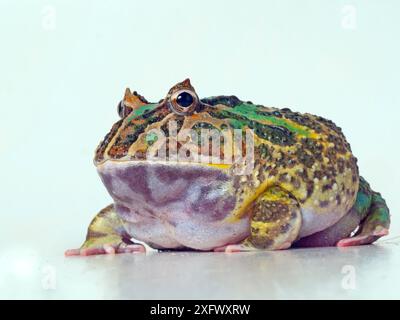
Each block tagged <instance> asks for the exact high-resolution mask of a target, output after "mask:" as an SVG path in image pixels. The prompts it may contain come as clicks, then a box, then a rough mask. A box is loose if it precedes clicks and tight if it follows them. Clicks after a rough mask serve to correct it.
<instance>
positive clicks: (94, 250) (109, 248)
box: [65, 243, 146, 257]
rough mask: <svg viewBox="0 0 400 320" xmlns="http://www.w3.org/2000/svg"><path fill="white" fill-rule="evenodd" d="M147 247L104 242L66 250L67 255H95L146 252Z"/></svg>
mask: <svg viewBox="0 0 400 320" xmlns="http://www.w3.org/2000/svg"><path fill="white" fill-rule="evenodd" d="M145 252H146V248H145V247H144V246H143V245H141V244H124V243H123V244H121V245H119V246H115V245H111V244H103V245H102V246H98V247H91V248H81V249H70V250H67V251H65V256H67V257H70V256H93V255H99V254H118V253H145Z"/></svg>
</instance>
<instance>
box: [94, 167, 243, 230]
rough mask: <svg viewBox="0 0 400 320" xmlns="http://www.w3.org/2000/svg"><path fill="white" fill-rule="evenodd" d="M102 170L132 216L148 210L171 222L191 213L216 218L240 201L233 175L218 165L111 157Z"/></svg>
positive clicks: (120, 204)
mask: <svg viewBox="0 0 400 320" xmlns="http://www.w3.org/2000/svg"><path fill="white" fill-rule="evenodd" d="M97 170H98V173H99V175H100V177H101V179H102V181H103V183H104V185H105V187H106V188H107V190H108V192H109V193H110V195H111V197H112V198H113V199H114V202H115V205H116V208H117V211H118V209H119V213H120V214H121V215H123V216H124V218H126V219H127V220H128V221H129V220H131V221H132V222H134V221H135V220H137V219H140V217H141V216H143V215H146V216H152V217H155V218H161V219H164V220H167V221H169V222H170V223H171V224H177V223H179V222H180V221H181V220H184V219H188V218H191V219H200V220H201V219H203V220H204V219H206V220H208V221H216V220H222V219H224V218H225V217H226V216H227V215H229V214H230V213H231V212H232V210H233V209H234V208H235V205H236V196H235V193H234V191H233V190H234V189H233V179H232V176H230V175H229V174H228V171H227V170H221V168H219V167H218V166H209V165H202V164H198V165H196V164H193V163H172V162H164V163H162V162H149V161H137V160H135V161H114V160H108V161H105V162H104V163H102V164H101V165H98V166H97Z"/></svg>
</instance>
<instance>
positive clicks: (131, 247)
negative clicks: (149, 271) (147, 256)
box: [117, 243, 146, 253]
mask: <svg viewBox="0 0 400 320" xmlns="http://www.w3.org/2000/svg"><path fill="white" fill-rule="evenodd" d="M117 253H146V248H145V246H144V245H142V244H137V243H135V244H123V245H121V246H119V247H118V249H117Z"/></svg>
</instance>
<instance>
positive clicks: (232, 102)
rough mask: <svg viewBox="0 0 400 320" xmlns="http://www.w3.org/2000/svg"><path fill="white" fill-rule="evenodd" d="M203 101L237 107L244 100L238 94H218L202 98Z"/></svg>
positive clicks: (213, 104) (212, 104)
mask: <svg viewBox="0 0 400 320" xmlns="http://www.w3.org/2000/svg"><path fill="white" fill-rule="evenodd" d="M201 102H203V103H206V104H209V105H210V106H215V105H217V104H223V105H225V106H228V107H232V108H233V107H235V106H237V105H239V104H241V103H242V101H241V100H240V99H239V98H238V97H236V96H217V97H209V98H204V99H201Z"/></svg>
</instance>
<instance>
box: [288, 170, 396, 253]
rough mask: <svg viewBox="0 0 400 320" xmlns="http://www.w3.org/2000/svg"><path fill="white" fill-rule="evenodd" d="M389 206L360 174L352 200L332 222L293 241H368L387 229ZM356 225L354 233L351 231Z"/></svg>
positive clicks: (302, 243) (317, 244)
mask: <svg viewBox="0 0 400 320" xmlns="http://www.w3.org/2000/svg"><path fill="white" fill-rule="evenodd" d="M389 224H390V216H389V209H388V208H387V206H386V203H385V200H383V198H382V197H381V195H380V194H379V193H377V192H374V191H373V190H372V189H371V187H370V186H369V184H368V182H367V181H365V180H364V179H363V178H362V177H360V187H359V190H358V193H357V198H356V202H355V203H354V205H353V207H352V208H351V210H350V211H349V212H348V213H347V214H346V215H345V216H344V217H342V218H341V219H340V220H339V221H338V222H337V223H336V224H335V225H333V226H331V227H329V228H327V229H325V230H323V231H321V232H317V233H315V234H312V235H310V236H308V237H305V238H302V239H300V240H299V241H297V242H296V243H295V244H294V246H296V247H325V246H334V245H338V246H351V245H361V244H370V243H372V242H374V241H376V240H377V239H378V238H380V237H382V236H384V235H386V234H387V233H388V229H389ZM357 227H359V228H358V231H357V233H356V234H355V235H354V236H353V237H351V234H352V233H353V232H354V231H355V230H356V229H357Z"/></svg>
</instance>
